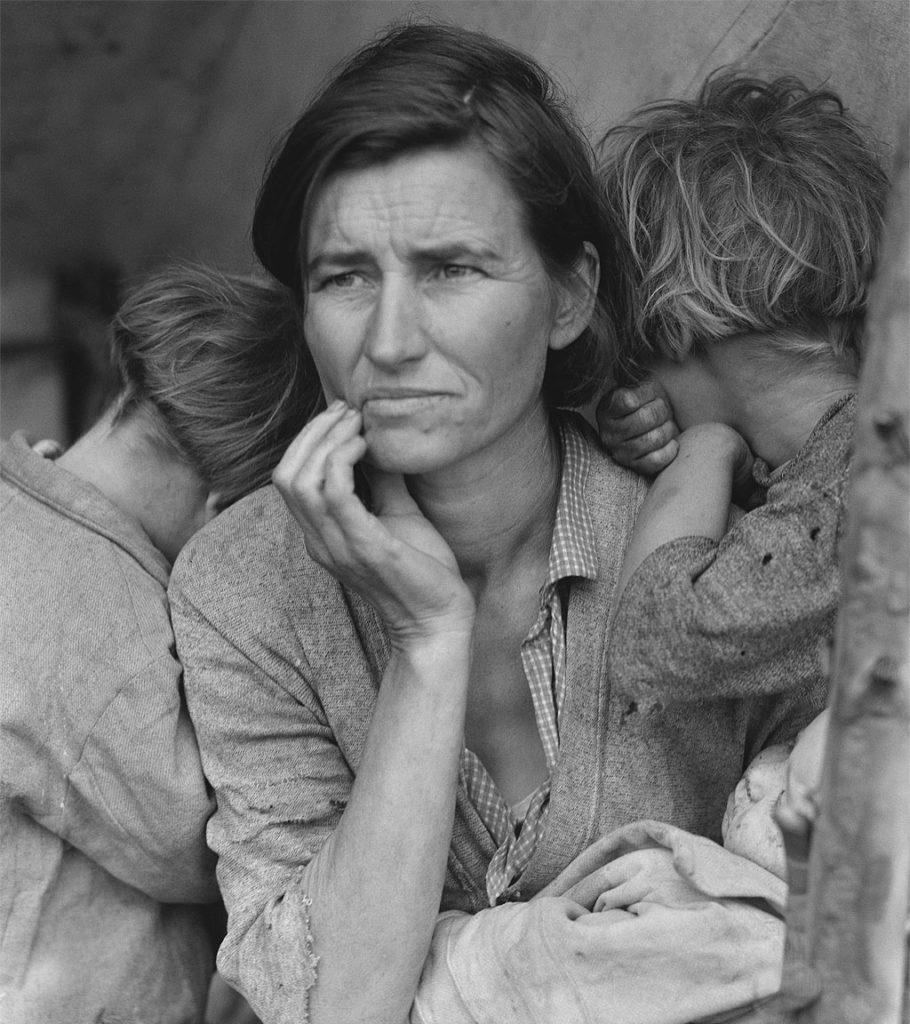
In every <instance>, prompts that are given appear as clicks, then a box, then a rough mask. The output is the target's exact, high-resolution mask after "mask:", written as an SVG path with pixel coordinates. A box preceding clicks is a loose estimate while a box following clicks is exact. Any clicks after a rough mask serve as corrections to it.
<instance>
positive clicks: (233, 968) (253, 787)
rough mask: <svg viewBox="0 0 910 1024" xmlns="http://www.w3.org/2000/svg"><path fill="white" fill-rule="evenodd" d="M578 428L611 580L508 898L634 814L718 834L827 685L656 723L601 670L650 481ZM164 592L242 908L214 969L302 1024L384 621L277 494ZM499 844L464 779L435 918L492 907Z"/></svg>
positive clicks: (232, 891) (200, 547)
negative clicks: (528, 852)
mask: <svg viewBox="0 0 910 1024" xmlns="http://www.w3.org/2000/svg"><path fill="white" fill-rule="evenodd" d="M575 429H578V430H579V431H580V432H584V428H583V427H582V426H580V425H579V426H577V427H576V428H575ZM584 436H585V443H586V444H587V445H588V448H589V453H590V458H591V467H590V471H589V473H588V477H587V479H586V481H585V484H584V493H583V494H582V495H580V498H581V499H583V500H584V502H585V505H586V506H587V510H588V512H589V514H590V516H591V521H592V524H593V526H594V537H595V541H596V545H597V560H598V565H597V578H596V579H594V580H590V579H577V578H576V579H573V580H572V581H571V585H570V587H569V588H568V589H569V593H568V607H567V609H566V660H567V665H566V694H565V701H564V705H563V709H562V713H561V718H560V725H559V730H560V734H559V752H558V756H557V759H556V763H555V765H554V768H553V774H552V786H551V797H550V808H549V811H548V816H547V823H546V828H545V829H544V832H543V835H542V836H541V837H540V841H539V842H538V844H537V846H536V847H535V850H534V855H533V856H532V858H531V860H530V862H529V863H528V865H527V866H526V868H525V870H524V872H523V873H522V874H521V876H520V877H519V878H518V879H516V880H515V882H513V884H512V885H511V886H510V888H509V890H507V893H506V894H505V895H506V897H507V898H508V899H509V900H526V899H529V898H530V897H532V896H533V895H534V894H535V893H537V892H539V891H540V890H541V889H543V888H544V887H545V886H547V885H548V884H549V883H550V882H552V880H553V879H554V878H555V877H556V876H557V875H558V874H559V872H560V871H561V870H563V869H564V868H565V867H566V866H567V865H568V864H569V863H571V861H572V860H573V859H574V858H575V857H576V856H578V855H579V854H580V853H581V852H583V851H584V850H585V849H586V848H587V847H589V846H590V845H591V843H592V841H593V840H594V839H595V838H596V837H597V836H601V835H608V834H609V833H610V832H612V831H613V830H614V829H616V828H618V827H620V826H622V825H624V824H626V823H628V822H632V821H637V820H640V819H643V818H656V819H659V820H665V821H669V822H672V823H673V824H675V825H677V826H678V827H680V828H684V829H686V830H688V831H690V832H692V833H697V834H703V835H707V836H710V837H711V838H715V839H719V838H720V823H721V819H722V817H723V813H724V809H725V808H726V803H727V796H728V795H729V793H730V792H731V791H732V790H733V788H734V787H735V786H736V784H737V782H738V781H739V779H740V777H741V775H742V773H743V770H744V768H745V766H746V765H747V764H748V763H749V761H751V760H752V758H753V757H754V756H755V755H756V754H757V753H758V752H759V750H761V749H762V748H763V747H765V746H767V745H768V744H771V743H776V742H781V741H783V740H784V739H786V738H787V737H789V736H793V735H795V734H796V733H797V732H798V731H799V729H800V728H802V726H803V725H805V724H806V722H808V721H809V720H810V719H811V718H812V717H814V715H815V714H816V713H817V712H818V711H819V710H821V708H822V707H823V706H824V703H825V698H826V694H827V683H826V681H825V679H824V678H823V677H821V676H819V677H818V679H814V680H811V681H806V682H804V684H802V685H799V684H798V685H795V686H794V687H793V688H792V689H791V690H790V691H788V692H787V693H785V694H780V695H776V696H775V697H773V698H767V699H762V700H756V701H744V700H715V701H701V702H699V703H697V704H695V705H693V704H691V703H685V704H684V703H679V704H676V705H674V706H671V707H666V708H663V709H660V710H658V711H655V712H653V713H650V714H643V713H642V712H641V711H640V709H637V708H636V707H634V706H630V704H629V701H628V699H627V698H625V697H624V696H623V694H622V693H621V692H620V690H619V687H618V686H616V685H614V681H613V680H612V679H611V678H610V677H609V675H608V674H607V673H605V672H604V657H605V651H606V648H607V646H608V645H609V643H610V640H611V637H612V634H611V627H610V616H611V611H612V609H613V607H614V605H615V599H616V593H615V592H616V584H617V580H618V577H619V571H620V567H621V565H622V559H623V554H624V552H625V548H626V545H627V543H628V540H629V536H630V534H631V530H632V527H633V523H634V519H635V515H636V512H637V509H638V507H639V504H640V502H641V500H642V498H643V495H644V491H645V484H644V483H643V482H642V481H641V479H640V478H639V477H638V476H637V475H636V474H634V473H632V472H631V471H628V470H624V469H622V468H621V467H618V466H616V465H615V464H613V463H612V462H610V460H609V459H608V458H607V457H606V456H605V455H604V454H603V452H602V451H601V450H600V449H599V446H598V444H597V441H596V440H595V439H594V438H593V437H591V436H590V435H588V434H585V435H584ZM170 596H171V609H172V616H173V622H174V630H175V634H176V636H177V646H178V651H179V654H180V658H181V661H182V662H183V665H184V673H185V680H186V692H187V702H188V705H189V709H190V713H191V715H192V717H193V721H194V724H195V726H196V730H197V734H198V737H199V744H200V750H201V753H202V759H203V765H204V768H205V772H206V775H207V777H208V778H209V779H210V781H211V782H212V784H213V786H214V787H215V789H216V793H217V798H218V807H217V811H216V813H215V815H214V816H213V818H212V821H211V823H210V825H209V831H208V837H209V842H210V844H211V846H212V848H213V849H214V850H215V851H216V852H217V854H218V875H219V881H220V883H221V888H222V892H223V893H224V898H225V902H226V904H227V907H228V911H229V914H230V920H229V925H228V935H227V938H226V939H225V941H224V943H223V944H222V946H221V949H220V951H219V967H220V969H221V971H222V973H224V974H225V975H226V976H227V978H228V980H229V981H230V982H231V983H232V984H233V985H235V986H236V987H238V988H239V989H241V990H242V991H244V992H245V993H246V994H247V995H248V997H249V996H250V995H251V994H252V993H259V995H256V996H253V997H252V998H251V999H250V1001H251V1003H252V1005H253V1006H254V1008H255V1009H256V1010H257V1012H258V1013H259V1015H260V1016H261V1017H262V1018H263V1020H265V1021H266V1024H299V1021H300V1020H301V1016H302V1009H303V1008H304V1007H305V1003H306V991H305V989H306V987H307V986H308V985H310V984H311V983H312V973H311V972H310V970H309V969H308V968H307V969H304V968H301V967H300V966H299V965H296V964H291V963H289V962H288V957H287V948H288V943H289V941H292V940H291V939H290V938H289V936H291V935H293V936H294V939H293V942H294V943H295V948H299V949H303V950H305V951H307V958H309V955H310V953H312V955H314V956H316V957H318V956H319V955H320V949H319V936H318V934H314V936H313V944H312V949H311V950H308V947H307V946H306V943H305V942H304V941H303V938H302V937H303V934H304V932H305V930H306V927H307V924H306V920H305V918H304V916H303V915H302V914H301V913H300V909H299V908H300V906H301V899H302V898H303V897H306V898H309V899H311V900H312V902H313V905H314V906H316V905H318V901H319V900H320V898H322V894H321V893H320V892H319V889H318V881H314V878H316V879H318V874H319V873H318V872H314V871H311V870H310V868H311V867H313V866H315V867H317V868H318V866H319V860H318V858H319V856H320V850H321V849H322V847H323V844H324V843H325V842H326V840H327V839H328V837H329V836H331V835H332V833H333V832H334V829H335V828H336V826H337V825H338V822H339V820H340V819H341V815H342V814H343V813H344V809H345V806H346V804H347V800H348V797H349V794H350V792H351V787H352V785H353V781H354V778H355V776H356V774H357V771H358V769H359V764H360V760H361V752H362V750H363V746H364V743H365V740H366V736H367V733H368V730H369V727H370V722H371V719H372V715H373V708H374V706H375V700H376V694H377V691H378V688H379V685H380V681H381V679H382V674H383V671H384V669H385V666H386V664H387V662H388V656H389V655H388V651H389V645H388V638H387V636H386V634H385V632H384V630H383V628H382V625H381V623H380V622H379V620H378V617H377V616H376V613H375V612H374V610H373V609H372V608H370V607H369V606H368V605H367V604H366V603H365V602H363V601H362V600H360V599H359V598H358V597H357V596H356V595H355V594H353V593H351V592H349V591H346V590H345V589H344V588H343V587H341V586H340V585H339V584H338V582H337V581H336V580H335V579H333V578H332V577H331V576H330V575H329V574H328V573H327V572H326V571H325V570H324V569H322V568H321V567H320V566H318V565H316V564H315V563H314V562H313V561H312V560H311V559H310V558H309V557H308V555H307V553H306V547H305V545H304V542H303V536H302V533H301V530H300V528H299V526H298V525H297V524H296V522H295V521H294V520H293V517H292V516H291V515H290V513H289V512H288V510H287V507H286V506H285V505H284V503H283V501H282V500H281V497H280V495H279V494H278V493H277V491H276V490H275V489H274V488H273V487H268V488H264V489H262V490H261V491H258V492H256V493H255V494H252V495H250V496H249V497H248V498H246V499H244V500H242V501H240V502H238V503H237V504H236V505H234V506H232V507H231V508H229V509H227V510H226V511H225V512H223V513H222V514H221V515H219V516H218V517H217V518H216V519H215V520H214V521H213V522H212V523H210V524H209V525H208V526H207V527H205V528H204V529H203V530H201V531H200V532H199V533H198V534H197V535H196V536H195V537H194V538H193V539H192V540H191V541H190V543H189V544H188V545H187V547H186V548H184V550H183V552H182V553H181V555H180V557H179V558H178V560H177V563H176V565H175V567H174V572H173V575H172V579H171V587H170ZM495 849H496V847H495V843H494V842H493V840H492V837H491V836H490V834H489V831H488V830H487V829H486V827H485V826H484V823H483V821H482V820H481V818H480V816H479V815H478V813H477V809H476V808H475V807H474V806H473V804H472V803H471V801H470V799H469V798H468V794H467V792H466V791H465V788H464V785H463V784H461V785H459V787H458V789H457V792H456V809H455V815H454V820H453V826H452V838H451V844H450V847H449V857H448V864H447V872H446V877H445V881H444V886H443V891H442V893H441V894H440V897H441V898H440V903H441V909H443V910H462V911H467V912H474V911H479V910H482V909H483V908H485V907H488V906H489V901H488V897H487V892H486V885H485V879H486V874H487V868H488V865H489V863H490V860H491V858H492V856H493V854H494V852H495ZM269 925H270V927H269ZM318 971H319V968H318V966H317V969H316V978H317V980H316V984H318ZM358 980H360V979H358ZM364 983H366V982H365V981H364ZM263 993H269V996H268V1002H266V1001H265V998H264V996H263Z"/></svg>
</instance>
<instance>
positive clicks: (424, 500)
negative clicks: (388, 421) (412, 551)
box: [408, 406, 561, 596]
mask: <svg viewBox="0 0 910 1024" xmlns="http://www.w3.org/2000/svg"><path fill="white" fill-rule="evenodd" d="M560 464H561V457H560V445H559V439H558V437H557V436H556V434H555V432H554V430H553V428H552V426H551V424H550V420H549V416H548V414H547V412H546V410H545V409H544V408H543V406H541V407H540V408H539V409H537V410H535V413H534V414H532V415H531V416H529V417H528V418H526V419H525V420H524V421H522V422H521V423H520V424H518V425H517V426H516V428H515V429H514V430H513V432H512V433H511V434H509V435H508V436H507V437H505V438H502V439H500V440H499V441H498V442H497V444H496V446H495V447H493V448H490V449H485V450H484V451H482V452H478V453H477V454H476V455H474V456H473V457H472V458H471V459H468V460H465V461H464V462H462V463H459V464H458V465H456V466H452V467H447V468H446V470H445V471H444V472H440V473H437V474H425V475H421V476H417V477H410V478H409V479H408V487H409V489H410V491H411V493H412V495H413V497H414V499H415V501H416V502H417V504H418V505H419V506H420V509H421V511H422V512H423V514H424V515H425V516H426V517H427V518H428V519H429V520H430V522H432V523H433V525H434V526H435V527H436V529H437V530H439V532H440V534H442V536H443V537H444V538H445V540H446V542H447V543H448V545H449V547H451V549H452V553H453V554H454V555H455V558H456V560H457V562H458V565H459V568H460V569H461V573H462V577H463V578H464V580H465V582H466V583H467V584H468V586H469V587H470V588H471V589H472V590H473V591H474V593H475V596H476V595H477V594H478V592H481V591H483V590H484V589H485V588H486V587H487V586H489V585H490V584H491V583H494V582H497V581H501V580H503V579H506V578H509V577H514V576H515V575H516V574H517V573H522V572H524V571H525V570H526V569H527V567H528V566H529V565H533V566H538V565H540V563H541V562H542V563H543V565H544V567H545V566H546V561H547V559H548V558H549V551H550V542H551V538H552V533H553V523H554V519H555V515H556V505H557V502H558V499H559V483H560Z"/></svg>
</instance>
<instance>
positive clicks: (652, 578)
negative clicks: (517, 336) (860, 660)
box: [607, 395, 856, 706]
mask: <svg viewBox="0 0 910 1024" xmlns="http://www.w3.org/2000/svg"><path fill="white" fill-rule="evenodd" d="M855 415H856V396H855V395H850V396H849V397H846V398H843V399H841V400H839V401H838V402H836V403H835V404H834V405H832V406H831V408H829V409H828V411H827V412H826V413H825V415H824V416H822V417H821V419H820V420H819V422H818V423H817V424H816V427H815V429H814V430H813V431H812V434H811V435H810V437H809V438H808V439H807V441H806V443H805V444H804V445H803V447H802V448H801V449H800V451H799V452H798V453H797V455H796V456H795V457H794V458H793V459H791V460H790V461H789V462H786V463H784V465H782V466H779V467H778V468H777V469H776V470H775V471H774V472H773V473H771V474H770V475H769V474H768V472H767V467H766V466H764V464H762V463H759V462H756V467H757V470H756V474H755V475H756V480H757V482H758V483H759V484H760V485H761V486H762V487H763V488H764V489H765V500H764V503H763V504H761V505H760V506H759V507H758V508H756V509H754V510H753V511H751V512H749V513H748V514H747V515H744V516H742V517H741V518H740V519H739V520H738V521H737V522H736V523H735V524H734V525H733V526H732V527H731V529H729V530H728V531H727V532H726V533H725V534H724V536H723V537H722V538H721V539H720V540H719V541H714V540H712V539H710V538H708V537H680V538H677V539H676V540H672V541H670V542H668V543H667V544H663V545H661V546H660V547H659V548H657V550H655V551H653V552H652V553H651V554H650V555H649V556H648V557H647V558H646V559H645V560H644V561H643V562H642V564H641V565H640V566H639V567H638V569H637V570H636V571H635V572H634V573H633V575H632V577H631V578H630V580H629V582H628V585H627V586H626V589H625V590H624V591H623V597H622V602H621V603H620V605H619V608H618V609H617V612H616V621H615V623H614V636H615V639H614V642H613V643H612V644H611V646H610V650H609V652H608V659H607V670H608V671H609V672H610V674H611V675H612V676H613V678H615V679H617V680H621V685H622V687H623V689H624V690H625V691H626V692H627V693H628V694H629V696H630V698H633V699H635V700H637V701H638V702H639V703H640V704H642V705H643V706H653V705H655V704H660V703H667V702H670V701H687V700H688V701H691V700H703V699H706V698H707V699H710V698H715V697H721V696H723V697H739V698H755V697H760V696H762V695H771V694H774V693H784V692H786V691H788V690H791V689H793V688H794V687H798V686H803V685H805V684H806V683H810V684H811V683H812V681H813V680H818V679H819V678H820V677H822V675H823V672H822V665H821V653H820V652H821V650H822V648H823V646H824V645H825V644H826V643H828V642H830V639H831V637H832V635H833V631H834V620H835V616H836V614H837V605H838V600H839V597H840V565H839V561H838V557H837V551H838V546H839V544H840V540H841V536H842V534H843V531H844V527H845V523H846V498H847V485H848V478H849V466H850V455H851V451H852V444H853V425H854V419H855Z"/></svg>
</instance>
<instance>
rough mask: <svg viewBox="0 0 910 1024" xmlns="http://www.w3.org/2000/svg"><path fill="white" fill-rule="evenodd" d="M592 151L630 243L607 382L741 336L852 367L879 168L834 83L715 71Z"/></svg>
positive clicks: (640, 114) (642, 112)
mask: <svg viewBox="0 0 910 1024" xmlns="http://www.w3.org/2000/svg"><path fill="white" fill-rule="evenodd" d="M601 146H602V151H603V174H604V182H605V187H606V193H607V198H608V201H609V203H610V206H611V208H612V210H613V212H614V214H615V216H616V218H617V220H618V222H619V223H620V224H621V225H623V228H624V231H623V234H624V236H625V238H624V242H625V246H626V248H627V259H626V265H627V273H626V274H625V275H623V276H624V277H625V278H626V282H625V297H624V300H623V302H622V305H623V306H624V307H625V308H624V309H623V312H622V319H623V321H624V323H623V329H622V330H621V334H622V337H621V338H620V339H619V350H618V352H617V356H616V376H617V378H618V379H619V381H620V382H622V383H629V382H630V381H631V382H634V381H636V380H638V379H640V378H641V377H642V376H643V375H645V374H647V371H648V370H649V368H650V367H651V366H652V365H653V363H654V362H655V360H656V359H658V358H661V357H663V358H670V359H672V360H674V361H679V360H681V359H683V358H684V357H685V356H686V355H687V354H688V353H689V352H690V351H691V349H692V347H693V345H695V344H698V343H706V342H717V341H722V340H723V339H724V338H730V337H734V336H738V335H743V334H749V335H758V336H763V337H767V339H768V341H769V344H774V345H775V346H777V347H778V348H780V347H781V346H783V347H785V348H786V350H787V351H794V352H795V353H796V354H798V355H799V357H800V359H801V360H807V359H808V360H813V359H820V360H824V361H826V362H830V360H831V359H832V358H834V359H835V360H836V361H837V365H838V367H843V368H844V369H846V370H847V371H849V372H855V364H856V362H857V357H858V351H859V326H860V320H861V316H862V314H863V312H864V309H865V304H866V285H867V281H868V278H869V276H870V270H871V267H872V263H873V259H874V257H875V254H876V250H877V248H878V241H879V236H880V231H881V225H882V213H883V209H884V202H885V195H886V191H887V177H886V175H885V173H884V171H883V169H882V167H881V164H880V162H879V160H878V158H877V156H876V154H875V152H874V151H873V149H872V146H871V145H870V143H869V142H868V141H867V140H866V138H865V136H864V132H863V129H862V128H861V127H860V126H859V125H858V124H857V123H856V122H855V121H854V120H853V119H852V118H851V117H850V116H849V115H848V114H847V112H846V109H845V107H844V105H843V103H842V102H841V100H840V98H839V97H838V96H837V95H836V94H835V93H834V92H831V91H830V90H827V89H810V88H808V87H807V86H806V85H804V84H803V83H802V82H801V81H799V80H798V79H796V78H792V77H783V78H777V79H775V80H773V81H768V82H766V81H762V80H761V79H758V78H756V77H754V76H750V75H747V74H743V73H740V72H736V71H730V70H725V71H721V72H720V73H716V74H714V75H712V76H710V77H709V78H708V80H707V81H706V82H705V84H704V85H703V86H702V89H701V91H700V92H699V94H698V96H697V97H696V98H695V99H694V100H692V101H687V100H666V101H662V102H657V103H651V104H648V105H646V106H644V107H642V108H640V109H639V110H638V111H636V112H635V113H634V114H633V115H632V116H631V119H630V121H629V122H628V123H626V124H621V125H619V126H617V127H616V128H613V129H611V130H610V131H609V132H608V133H607V134H606V136H605V137H604V139H603V142H602V143H601Z"/></svg>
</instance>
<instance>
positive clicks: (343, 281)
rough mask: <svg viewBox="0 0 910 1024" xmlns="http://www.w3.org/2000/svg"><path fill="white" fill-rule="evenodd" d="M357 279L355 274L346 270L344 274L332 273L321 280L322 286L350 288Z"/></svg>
mask: <svg viewBox="0 0 910 1024" xmlns="http://www.w3.org/2000/svg"><path fill="white" fill-rule="evenodd" d="M358 281H359V277H358V275H357V274H355V273H353V272H352V271H348V272H347V273H344V274H332V275H331V276H330V277H327V278H325V280H324V281H323V282H322V287H323V288H352V287H353V286H354V285H356V284H357V282H358Z"/></svg>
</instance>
